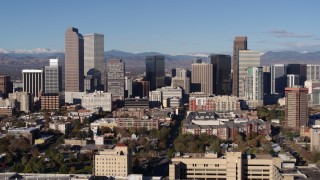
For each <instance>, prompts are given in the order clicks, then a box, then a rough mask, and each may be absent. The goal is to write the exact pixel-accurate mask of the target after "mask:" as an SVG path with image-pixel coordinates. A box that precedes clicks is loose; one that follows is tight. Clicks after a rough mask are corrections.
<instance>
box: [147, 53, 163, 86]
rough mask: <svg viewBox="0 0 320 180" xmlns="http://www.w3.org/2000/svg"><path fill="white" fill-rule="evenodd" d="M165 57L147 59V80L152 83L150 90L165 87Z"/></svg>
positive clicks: (158, 56)
mask: <svg viewBox="0 0 320 180" xmlns="http://www.w3.org/2000/svg"><path fill="white" fill-rule="evenodd" d="M164 59H165V58H164V56H162V55H155V56H147V57H146V78H147V81H149V82H150V90H151V91H152V90H155V89H157V88H161V87H164V79H165V72H164V67H165V66H164V65H165V61H164Z"/></svg>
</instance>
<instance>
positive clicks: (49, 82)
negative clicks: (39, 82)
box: [44, 59, 62, 93]
mask: <svg viewBox="0 0 320 180" xmlns="http://www.w3.org/2000/svg"><path fill="white" fill-rule="evenodd" d="M58 62H59V59H50V61H49V66H45V67H44V80H45V82H44V92H45V93H59V92H61V88H62V87H61V86H62V70H61V66H59V64H58Z"/></svg>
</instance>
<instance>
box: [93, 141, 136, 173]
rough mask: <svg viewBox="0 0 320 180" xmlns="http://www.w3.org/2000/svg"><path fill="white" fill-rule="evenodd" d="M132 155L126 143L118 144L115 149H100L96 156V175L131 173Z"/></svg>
mask: <svg viewBox="0 0 320 180" xmlns="http://www.w3.org/2000/svg"><path fill="white" fill-rule="evenodd" d="M131 169H132V155H131V152H130V150H129V148H128V147H127V146H126V145H125V144H117V145H116V146H115V148H114V149H105V150H102V151H99V152H98V154H96V155H95V157H94V171H95V172H94V174H95V175H96V176H108V177H110V176H111V177H127V176H128V175H129V174H131Z"/></svg>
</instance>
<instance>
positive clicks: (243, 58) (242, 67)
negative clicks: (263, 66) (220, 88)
mask: <svg viewBox="0 0 320 180" xmlns="http://www.w3.org/2000/svg"><path fill="white" fill-rule="evenodd" d="M238 60H239V61H238V63H239V76H238V78H239V82H238V96H239V97H241V98H243V97H244V96H245V93H244V91H245V90H244V81H245V76H246V75H247V69H248V68H249V67H259V66H260V52H259V51H252V50H239V58H238Z"/></svg>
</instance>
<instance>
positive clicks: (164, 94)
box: [149, 86, 182, 107]
mask: <svg viewBox="0 0 320 180" xmlns="http://www.w3.org/2000/svg"><path fill="white" fill-rule="evenodd" d="M171 99H172V100H173V103H172V105H173V106H175V107H176V106H177V101H176V100H175V99H180V100H179V101H181V99H182V88H180V87H177V88H174V87H171V86H166V87H162V88H158V89H157V90H155V91H150V92H149V101H150V103H151V107H161V106H162V107H169V106H170V107H171V105H170V102H169V103H168V101H170V100H171ZM179 101H178V102H179Z"/></svg>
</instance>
